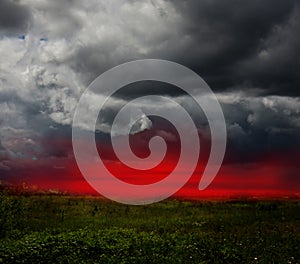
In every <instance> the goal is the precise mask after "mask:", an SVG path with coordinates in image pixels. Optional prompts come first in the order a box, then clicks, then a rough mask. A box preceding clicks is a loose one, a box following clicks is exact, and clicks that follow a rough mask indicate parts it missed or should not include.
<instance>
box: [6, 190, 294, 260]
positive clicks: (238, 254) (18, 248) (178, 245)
mask: <svg viewBox="0 0 300 264" xmlns="http://www.w3.org/2000/svg"><path fill="white" fill-rule="evenodd" d="M0 263H300V202H299V201H237V200H235V201H227V202H225V201H223V202H221V201H214V202H213V201H202V202H200V201H199V202H191V201H178V200H168V201H164V202H161V203H157V204H153V205H148V206H126V205H121V204H117V203H113V202H109V201H107V200H101V199H99V198H94V197H85V198H83V197H72V196H59V195H56V196H51V195H41V196H37V195H28V196H25V195H19V196H13V195H4V194H0Z"/></svg>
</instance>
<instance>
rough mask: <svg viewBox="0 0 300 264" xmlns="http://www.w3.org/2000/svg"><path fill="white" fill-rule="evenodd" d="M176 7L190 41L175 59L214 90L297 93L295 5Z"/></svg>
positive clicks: (209, 3)
mask: <svg viewBox="0 0 300 264" xmlns="http://www.w3.org/2000/svg"><path fill="white" fill-rule="evenodd" d="M172 2H173V1H172ZM173 3H174V2H173ZM174 5H175V6H176V7H177V10H178V12H179V13H181V14H182V15H183V17H184V24H183V28H182V37H183V38H187V39H189V41H188V44H187V45H186V46H185V47H184V49H181V50H179V51H177V52H173V54H175V55H173V57H175V58H176V59H177V60H178V61H180V62H182V63H184V64H186V65H188V66H190V67H191V68H193V69H194V70H196V71H197V72H198V73H199V74H200V75H202V76H203V77H204V78H205V79H206V81H207V82H208V83H209V84H210V85H211V86H212V88H213V89H215V90H218V89H223V88H233V87H235V88H239V89H240V88H241V87H243V89H247V87H259V88H261V89H266V90H267V91H266V93H271V94H272V93H280V94H291V93H293V94H297V95H299V94H300V93H299V89H298V87H297V86H299V60H297V59H295V58H296V57H297V56H298V54H299V52H300V45H298V43H299V40H300V34H299V28H300V27H299V25H300V23H299V8H298V6H297V3H296V1H294V0H288V1H280V0H276V1H271V0H267V1H259V0H255V1H247V2H244V1H237V0H230V1H196V0H195V1H175V4H174ZM174 46H175V47H176V43H174ZM162 54H163V53H162ZM170 56H171V57H172V55H170ZM264 56H265V57H264ZM266 57H268V58H266ZM288 69H289V70H288Z"/></svg>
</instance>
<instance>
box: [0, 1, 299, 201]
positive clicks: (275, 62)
mask: <svg viewBox="0 0 300 264" xmlns="http://www.w3.org/2000/svg"><path fill="white" fill-rule="evenodd" d="M299 54H300V6H299V2H298V1H296V0H286V1H282V0H265V1H260V0H253V1H238V0H228V1H216V0H202V1H198V0H190V1H189V0H174V1H170V0H149V1H146V0H142V1H136V0H118V1H116V0H112V1H104V0H89V1H80V0H53V1H46V0H15V1H14V0H1V1H0V58H1V59H0V180H1V182H2V184H8V185H19V184H23V183H25V184H26V185H27V186H29V187H30V188H37V189H56V190H62V191H68V192H72V193H92V194H95V190H93V188H92V187H91V186H90V185H89V184H88V183H87V182H86V181H85V179H84V178H83V176H82V174H81V172H80V171H79V168H78V166H77V164H76V161H75V158H74V153H73V148H72V120H73V115H74V112H75V109H76V106H77V103H78V101H79V98H80V96H81V95H82V94H83V92H84V91H85V89H86V88H87V87H88V86H89V84H90V83H91V82H92V81H93V80H94V79H95V78H96V77H97V76H99V75H101V74H102V73H104V72H105V71H107V70H109V69H111V68H112V67H115V66H117V65H119V64H122V63H125V62H129V61H132V60H137V59H162V60H169V61H173V62H176V63H180V64H182V65H184V66H186V67H188V68H190V69H191V70H193V71H195V72H196V73H197V74H199V75H200V76H201V77H202V78H203V79H204V80H205V81H206V83H207V84H208V85H209V86H210V88H211V89H212V91H213V92H214V93H215V95H216V97H217V99H218V101H219V103H220V105H221V107H222V109H223V113H224V117H225V121H226V127H227V148H226V153H225V157H224V162H223V165H222V167H221V169H220V171H219V173H218V175H217V177H216V178H215V180H214V181H213V183H212V184H211V185H210V186H209V188H208V189H207V190H205V191H199V190H198V189H197V183H198V182H199V179H200V177H201V173H202V172H203V168H204V167H205V162H207V158H208V156H209V151H210V129H209V126H208V123H207V120H206V118H205V115H203V112H202V111H201V109H200V108H199V107H198V106H197V105H196V104H195V102H194V101H193V100H191V98H190V97H189V96H188V95H187V94H185V93H184V92H183V91H182V90H180V89H177V88H174V87H170V86H171V85H167V84H164V83H161V82H150V81H148V82H147V81H144V82H140V83H135V84H132V85H129V86H128V87H123V88H122V89H120V91H119V92H118V93H117V94H115V95H114V96H112V97H111V98H110V99H109V100H108V101H107V102H106V104H105V106H104V108H103V109H102V112H101V113H100V114H99V118H98V122H97V126H96V128H97V130H96V133H95V138H96V142H97V147H98V152H99V155H100V156H101V158H103V160H104V162H105V164H106V165H107V167H108V168H109V169H110V170H111V171H112V172H114V173H115V174H116V177H119V178H120V179H122V180H124V181H126V182H129V183H134V184H149V183H152V182H155V181H158V180H160V179H162V178H164V177H167V175H168V174H169V173H170V172H171V171H172V170H173V169H174V168H175V164H176V162H177V161H178V155H179V154H178V153H179V152H180V139H179V136H178V133H177V132H176V129H175V128H174V127H173V126H172V125H171V124H170V123H169V122H167V121H166V120H163V119H161V118H159V117H157V116H148V117H147V116H146V115H145V114H144V112H143V107H142V106H138V110H139V111H140V117H141V118H140V120H139V121H138V122H137V123H135V124H134V126H133V127H132V129H131V133H130V139H131V147H132V149H133V151H134V152H135V153H136V155H138V156H139V157H144V158H145V157H146V156H147V155H148V154H149V148H148V143H149V140H150V138H151V137H153V136H160V137H162V138H163V139H164V140H165V142H166V144H167V147H168V152H167V155H166V157H165V159H164V160H163V161H162V163H161V164H160V165H159V166H158V167H156V168H153V169H152V170H149V171H147V172H142V173H141V172H136V171H134V170H132V169H130V168H128V167H126V166H124V165H122V164H121V163H120V162H119V161H118V159H117V157H116V155H115V153H114V152H113V150H112V146H111V136H110V132H111V127H112V123H113V120H114V117H115V116H116V114H117V113H118V111H119V110H120V109H121V107H122V106H124V105H125V104H126V103H127V102H129V101H131V100H132V99H135V98H138V97H141V96H144V95H148V94H151V95H164V96H167V97H169V98H172V99H174V100H175V101H176V102H178V103H180V105H182V106H183V107H184V108H185V109H186V110H187V111H188V112H189V114H190V116H191V117H192V118H193V120H194V122H195V125H196V127H197V131H198V134H199V138H200V141H201V152H200V158H199V161H198V164H197V166H196V170H195V173H194V175H193V176H192V177H191V179H190V181H189V182H188V183H187V184H186V185H185V186H184V187H183V188H182V189H181V190H180V191H179V192H178V193H177V194H176V195H177V196H180V197H181V196H184V197H199V198H201V197H211V196H230V195H246V196H253V195H254V196H259V195H261V196H268V195H280V196H293V195H299V193H300V191H299V190H300V175H299V172H300V165H299V157H300V156H299V154H300V149H299V147H300V89H299V85H300V57H299ZM98 96H101V93H100V94H99V95H98ZM148 103H149V104H148V106H144V107H145V108H147V109H158V108H159V107H162V103H161V102H159V101H155V100H154V101H151V102H148ZM86 104H87V106H86V109H87V111H86V112H85V113H83V115H84V118H86V119H88V118H89V109H93V108H95V107H96V105H97V96H91V98H90V99H89V100H88V102H86ZM164 107H165V111H168V112H169V113H170V114H171V115H172V113H173V115H176V113H174V111H172V106H169V105H164ZM178 118H180V116H179V117H178ZM83 130H84V129H83ZM126 131H127V127H126V125H125V124H121V125H120V126H119V127H117V129H116V131H115V134H114V135H113V137H116V138H119V139H120V140H122V139H123V138H125V136H126V135H125V134H126ZM89 132H90V131H89ZM190 144H193V143H192V142H190ZM83 148H84V145H83ZM187 166H189V165H188V164H187ZM182 173H184V172H182ZM176 195H175V196H176Z"/></svg>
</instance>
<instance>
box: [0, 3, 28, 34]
mask: <svg viewBox="0 0 300 264" xmlns="http://www.w3.org/2000/svg"><path fill="white" fill-rule="evenodd" d="M30 17H31V15H30V9H29V7H28V6H24V5H20V4H19V2H18V1H13V0H1V1H0V30H1V29H2V30H5V32H6V33H8V34H9V33H10V32H11V31H13V32H14V31H17V32H21V31H22V30H25V29H27V27H28V23H29V21H30Z"/></svg>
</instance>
